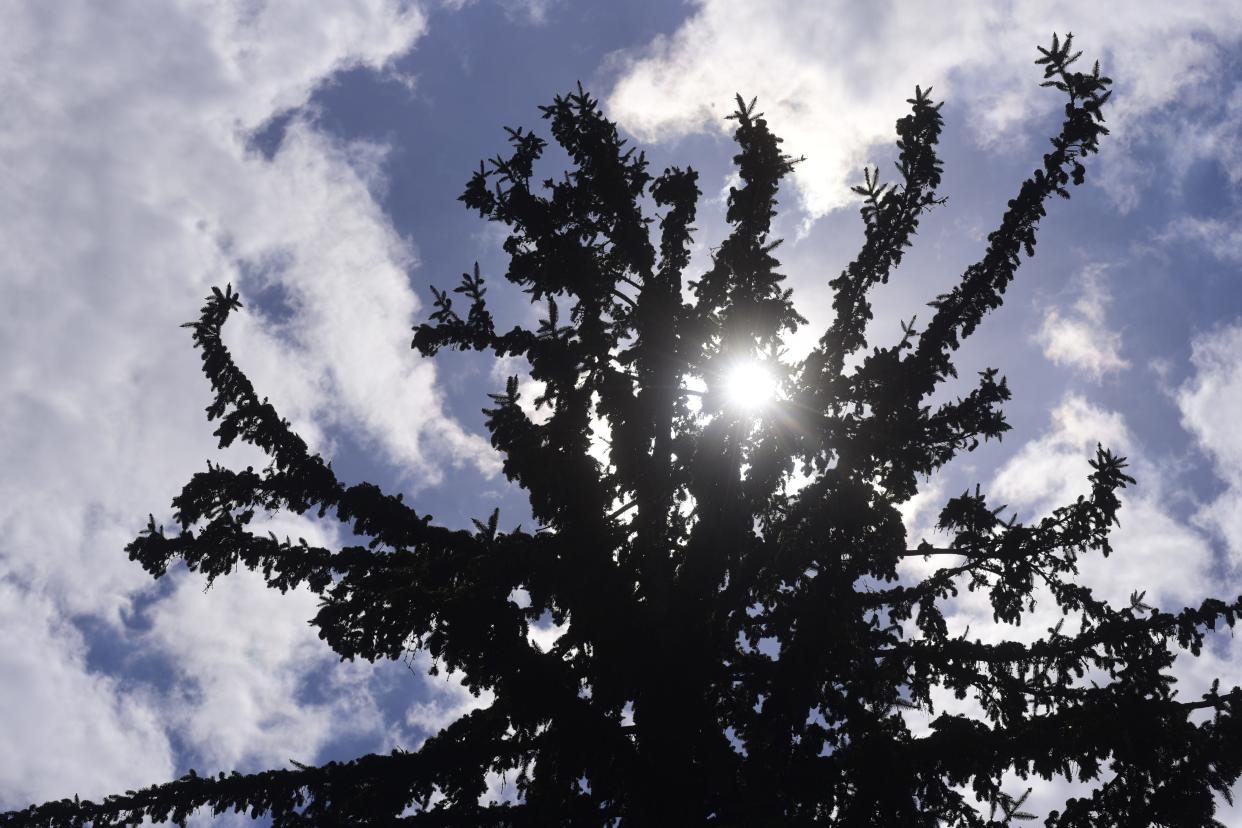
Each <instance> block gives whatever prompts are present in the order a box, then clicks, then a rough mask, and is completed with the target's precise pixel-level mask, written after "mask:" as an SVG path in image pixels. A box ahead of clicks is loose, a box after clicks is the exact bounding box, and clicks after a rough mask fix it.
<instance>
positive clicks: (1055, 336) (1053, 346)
mask: <svg viewBox="0 0 1242 828" xmlns="http://www.w3.org/2000/svg"><path fill="white" fill-rule="evenodd" d="M1104 270H1105V268H1104V267H1103V266H1101V265H1095V266H1092V267H1088V268H1087V269H1085V270H1084V271H1083V273H1082V277H1081V279H1080V281H1079V282H1078V288H1079V294H1078V298H1077V299H1076V300H1075V301H1074V303H1073V305H1071V306H1070V308H1069V309H1068V310H1061V309H1059V308H1055V307H1052V308H1048V309H1047V310H1045V311H1044V321H1043V324H1042V325H1041V326H1040V329H1039V333H1038V334H1037V335H1036V339H1037V340H1038V342H1039V344H1040V346H1041V347H1042V348H1043V350H1044V356H1046V357H1047V358H1048V359H1050V360H1052V361H1053V362H1054V363H1056V364H1057V365H1066V366H1069V367H1072V368H1077V369H1079V370H1081V371H1083V372H1085V373H1086V374H1087V375H1088V376H1090V377H1091V378H1092V379H1094V380H1096V381H1097V382H1098V381H1099V380H1101V379H1103V378H1104V376H1105V375H1107V374H1109V373H1114V372H1117V371H1120V370H1122V369H1124V368H1126V367H1128V366H1129V363H1128V362H1127V361H1126V360H1124V359H1122V357H1121V335H1120V334H1119V333H1117V332H1116V331H1113V330H1110V329H1109V328H1108V326H1107V323H1106V321H1105V318H1104V313H1105V311H1106V310H1107V309H1108V306H1109V304H1110V303H1111V302H1112V296H1111V295H1110V294H1109V292H1108V291H1107V289H1105V287H1104V285H1103V284H1102V281H1103V274H1104Z"/></svg>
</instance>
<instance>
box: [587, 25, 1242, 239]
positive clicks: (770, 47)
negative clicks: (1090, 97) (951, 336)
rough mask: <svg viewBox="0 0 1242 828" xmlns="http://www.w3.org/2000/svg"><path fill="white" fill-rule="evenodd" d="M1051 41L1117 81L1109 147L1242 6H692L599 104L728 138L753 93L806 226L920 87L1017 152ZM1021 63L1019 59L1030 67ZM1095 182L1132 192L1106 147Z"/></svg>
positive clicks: (658, 125) (833, 200) (1045, 104)
mask: <svg viewBox="0 0 1242 828" xmlns="http://www.w3.org/2000/svg"><path fill="white" fill-rule="evenodd" d="M1053 31H1058V32H1061V33H1062V34H1064V33H1065V32H1067V31H1072V32H1073V33H1074V34H1075V36H1076V37H1077V42H1078V43H1079V44H1080V45H1081V46H1082V47H1083V48H1084V49H1085V50H1086V53H1085V54H1086V55H1087V56H1098V57H1100V58H1101V62H1102V64H1103V65H1104V67H1105V69H1106V71H1107V73H1108V74H1109V75H1111V76H1112V77H1114V78H1115V79H1116V80H1117V89H1118V94H1117V95H1115V96H1114V98H1113V101H1112V102H1111V103H1112V106H1111V117H1110V124H1111V125H1112V126H1113V127H1114V132H1115V135H1114V136H1113V138H1112V139H1110V144H1111V145H1117V144H1121V143H1123V142H1125V141H1126V140H1127V139H1128V138H1129V137H1132V136H1134V135H1137V134H1138V133H1139V132H1141V131H1142V130H1143V129H1145V128H1146V125H1145V124H1144V123H1143V118H1144V116H1146V115H1147V114H1148V113H1150V112H1151V111H1153V110H1154V109H1157V108H1160V107H1162V106H1165V105H1166V104H1169V103H1171V102H1174V101H1177V100H1180V99H1184V98H1185V97H1187V96H1188V95H1190V94H1191V92H1192V90H1194V89H1196V87H1198V86H1199V85H1201V84H1203V82H1204V80H1205V79H1207V78H1210V77H1214V76H1215V73H1216V71H1217V70H1218V68H1219V66H1220V65H1221V63H1222V55H1223V54H1224V53H1225V52H1226V48H1227V47H1228V46H1229V45H1230V44H1231V43H1233V42H1234V41H1236V40H1237V39H1238V37H1239V36H1242V7H1239V6H1238V5H1237V4H1234V3H1229V2H1223V1H1222V0H1187V2H1184V3H1178V4H1175V5H1170V4H1167V3H1163V2H1158V0H1143V2H1138V3H1131V4H1129V5H1128V6H1127V7H1126V13H1125V14H1118V13H1117V10H1116V9H1115V8H1113V7H1111V6H1110V5H1109V4H1106V3H1095V4H1082V3H1073V2H1069V0H1059V1H1058V2H1051V3H1048V2H1033V1H1032V0H1024V1H1022V2H1015V3H1007V4H993V3H983V2H973V3H950V4H945V3H936V2H930V1H929V2H908V3H901V4H895V5H894V4H874V3H872V4H858V3H844V2H836V3H822V2H811V0H783V2H775V3H763V4H756V3H749V2H746V1H745V0H699V2H697V3H696V9H695V11H694V12H693V13H692V15H691V16H690V18H689V19H688V20H687V21H686V22H685V23H684V24H683V25H682V27H681V28H680V29H678V30H677V31H676V32H675V33H674V34H672V35H671V36H661V37H658V38H656V39H655V40H654V41H652V43H650V44H649V45H648V46H647V47H646V48H645V49H643V50H641V52H639V53H636V54H633V53H632V54H627V55H622V56H620V57H619V59H618V60H619V68H620V70H621V74H620V77H619V79H618V82H617V84H616V86H615V88H614V89H613V91H612V94H611V95H610V96H609V98H608V106H609V110H610V113H611V114H612V116H613V117H615V118H617V119H619V121H620V122H621V124H622V125H623V126H624V127H625V128H626V129H628V130H630V131H631V132H633V133H634V134H636V135H638V136H639V137H641V138H643V139H644V140H659V139H665V138H671V137H675V136H679V135H684V134H686V133H689V132H699V131H716V130H719V131H726V130H728V129H729V124H728V122H726V121H724V120H723V116H724V115H726V114H728V110H729V108H730V107H731V101H732V100H733V95H734V93H736V92H741V93H742V94H743V95H745V96H751V95H757V96H758V97H759V100H760V102H761V109H762V110H764V111H765V112H766V113H767V114H768V116H769V119H770V120H771V121H772V123H773V125H774V129H775V130H776V131H777V133H778V134H779V135H782V136H784V137H785V138H786V140H787V143H786V149H787V151H789V152H791V153H792V154H794V155H806V156H807V161H806V162H805V163H804V164H802V165H800V166H799V167H798V169H797V170H796V171H795V173H794V175H795V179H796V181H797V183H798V187H799V191H800V193H801V196H802V200H803V204H804V207H805V209H806V210H807V212H808V213H809V214H810V215H812V216H820V215H823V214H824V213H826V212H828V211H830V210H833V209H836V208H839V207H842V206H845V205H846V204H847V203H849V198H850V197H849V194H848V185H849V184H851V183H853V182H854V180H855V179H856V178H857V177H858V170H859V168H860V167H861V166H862V165H863V163H864V162H866V161H867V160H869V158H868V155H869V152H870V149H871V147H873V146H874V145H876V144H891V142H892V140H893V138H894V136H893V122H894V121H895V120H896V118H897V117H899V116H900V115H902V114H904V110H903V107H905V104H904V103H903V101H904V100H905V99H906V98H908V97H910V93H911V92H912V91H913V89H914V86H915V84H921V85H922V86H924V87H926V86H928V85H933V86H935V89H936V95H937V96H938V97H939V98H940V99H945V98H951V99H952V100H954V101H955V102H957V103H960V104H963V105H964V106H965V107H966V108H967V110H968V112H969V113H970V119H971V123H972V126H973V128H974V131H975V133H976V136H977V138H978V139H979V141H980V143H981V144H985V145H986V144H996V143H998V142H999V143H1011V142H1012V141H1014V140H1015V139H1016V136H1015V133H1014V128H1015V126H1017V125H1019V124H1023V123H1025V122H1026V121H1027V120H1028V118H1029V117H1030V116H1031V115H1032V114H1033V113H1035V112H1038V111H1051V110H1052V109H1053V108H1054V107H1055V106H1056V105H1057V103H1058V102H1057V100H1056V97H1055V95H1053V94H1051V93H1050V92H1049V91H1048V90H1044V89H1039V87H1038V85H1037V84H1038V82H1039V80H1040V79H1041V77H1040V75H1039V73H1038V70H1037V68H1036V67H1034V66H1032V65H1031V61H1032V60H1033V59H1034V57H1035V56H1036V54H1035V46H1036V45H1046V41H1047V40H1048V39H1049V38H1050V35H1051V33H1052V32H1053ZM1028 58H1029V59H1028ZM1105 152H1106V154H1107V155H1108V156H1109V157H1108V163H1107V164H1106V165H1105V168H1104V169H1102V170H1101V172H1102V173H1103V175H1102V176H1101V178H1100V180H1101V181H1103V182H1105V184H1106V186H1107V187H1108V188H1109V190H1110V193H1111V194H1112V195H1113V196H1114V198H1115V199H1116V200H1117V202H1118V204H1119V206H1121V207H1123V208H1127V207H1133V206H1134V203H1135V200H1136V199H1137V198H1138V193H1139V191H1140V189H1141V183H1135V178H1134V174H1135V173H1136V172H1139V173H1141V172H1142V171H1141V170H1135V169H1133V168H1131V167H1130V166H1123V165H1122V164H1121V158H1122V157H1123V156H1124V153H1123V152H1116V151H1112V150H1110V149H1109V148H1108V147H1106V150H1105Z"/></svg>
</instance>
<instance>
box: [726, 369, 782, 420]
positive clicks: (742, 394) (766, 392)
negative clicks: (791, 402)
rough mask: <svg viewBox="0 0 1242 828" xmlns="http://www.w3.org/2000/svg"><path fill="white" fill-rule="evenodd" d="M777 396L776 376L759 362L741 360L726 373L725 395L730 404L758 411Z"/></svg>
mask: <svg viewBox="0 0 1242 828" xmlns="http://www.w3.org/2000/svg"><path fill="white" fill-rule="evenodd" d="M775 396H776V377H774V376H773V375H772V372H771V371H769V370H768V369H767V368H765V367H764V366H763V365H761V364H760V363H758V362H741V363H738V364H737V365H734V366H733V367H732V368H730V369H729V372H728V373H727V374H726V375H725V397H726V398H727V399H728V401H729V405H731V406H733V407H734V408H740V409H743V410H746V411H757V410H758V409H760V408H763V407H764V406H765V405H767V404H768V403H770V402H771V401H772V399H773V398H774V397H775Z"/></svg>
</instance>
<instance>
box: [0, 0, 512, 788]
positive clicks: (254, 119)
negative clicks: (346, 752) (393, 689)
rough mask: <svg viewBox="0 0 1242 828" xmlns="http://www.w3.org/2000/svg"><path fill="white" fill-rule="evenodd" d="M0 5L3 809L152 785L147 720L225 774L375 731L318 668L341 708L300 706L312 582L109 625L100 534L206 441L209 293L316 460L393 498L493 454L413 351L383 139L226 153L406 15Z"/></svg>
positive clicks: (368, 6) (169, 489) (122, 597)
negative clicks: (457, 416)
mask: <svg viewBox="0 0 1242 828" xmlns="http://www.w3.org/2000/svg"><path fill="white" fill-rule="evenodd" d="M4 17H5V25H4V27H2V29H0V54H3V55H4V58H3V59H2V60H3V63H4V69H3V71H2V72H0V96H3V99H4V101H5V118H4V121H3V123H0V175H2V176H3V178H4V181H5V188H6V198H5V199H3V200H0V250H3V253H2V254H0V280H2V281H3V283H4V285H5V294H6V295H5V299H6V301H5V302H4V303H3V305H2V306H0V352H3V353H4V354H5V357H6V359H5V363H6V369H5V370H4V371H0V453H2V454H3V456H4V458H5V474H4V476H3V478H0V578H3V580H2V581H0V589H2V590H3V592H4V600H0V608H3V611H4V612H6V614H7V613H9V612H11V613H14V620H13V624H12V625H9V624H6V626H5V629H6V630H13V631H14V636H13V637H10V639H9V643H7V644H6V645H4V646H3V647H0V659H4V662H5V669H3V670H0V697H2V698H3V699H4V709H5V710H10V711H12V710H21V711H26V715H23V716H21V717H17V716H8V717H6V722H5V723H4V724H3V728H4V737H5V738H4V741H5V745H6V748H7V750H6V755H7V756H9V757H10V758H9V760H8V761H6V762H4V763H0V802H2V803H4V804H25V801H28V800H29V799H30V798H32V797H33V798H38V797H43V796H60V795H64V794H66V793H72V792H73V791H75V790H77V791H81V792H82V793H84V794H94V795H98V794H100V793H103V792H105V791H107V790H111V789H116V788H121V789H123V788H124V787H127V786H132V785H134V784H138V783H145V782H153V781H158V780H160V779H163V778H167V777H168V775H169V774H170V772H172V770H173V769H174V767H175V764H176V761H177V760H176V759H175V757H173V756H172V754H171V752H170V748H169V741H168V731H169V730H171V731H179V737H181V739H182V740H188V741H189V742H190V743H191V744H190V745H189V749H188V750H189V753H191V754H194V755H199V756H206V757H208V758H210V759H212V760H214V761H218V762H220V763H222V764H225V763H227V762H229V761H232V760H234V759H239V760H245V759H251V758H253V759H256V760H257V759H259V758H273V757H275V758H276V759H277V760H278V761H280V762H283V761H284V760H286V759H287V758H288V756H289V755H290V754H291V753H292V754H297V755H300V756H309V755H311V754H313V752H314V751H315V750H316V749H317V746H318V745H320V744H322V742H323V739H324V731H325V728H326V727H327V721H328V719H329V717H335V718H334V719H333V720H334V721H335V722H336V724H337V725H338V726H341V727H345V728H350V727H358V728H363V729H364V730H365V729H366V728H369V727H371V723H369V721H368V720H367V713H366V705H367V703H368V702H367V700H366V699H365V698H362V697H360V696H358V695H357V694H356V693H354V692H353V691H352V690H351V688H350V687H349V686H348V682H349V678H348V676H349V675H352V674H348V675H347V674H334V676H335V678H332V679H330V682H329V683H330V685H331V684H332V682H335V681H344V682H345V684H344V685H341V686H339V687H337V689H339V690H341V691H342V693H343V694H344V696H345V697H346V701H343V702H341V703H340V704H335V703H334V704H332V705H327V706H325V705H318V704H310V703H302V702H300V701H299V700H298V693H299V692H300V687H299V676H301V675H304V674H305V672H306V671H307V670H311V669H316V668H317V667H318V666H319V665H320V664H321V662H322V660H323V657H324V654H325V653H326V651H325V650H324V649H323V647H322V645H320V644H319V643H318V642H317V641H315V640H314V636H313V634H312V632H311V631H310V630H309V629H307V628H306V627H305V625H304V621H305V619H306V617H307V616H308V615H309V614H310V611H311V610H312V607H311V606H310V605H309V604H308V600H309V599H308V598H307V597H306V596H303V595H294V596H292V597H284V598H283V599H282V596H279V595H269V594H267V593H264V592H262V591H261V590H260V589H259V588H258V586H257V584H255V583H254V579H253V578H249V579H248V578H246V577H241V578H238V579H237V580H236V582H235V583H234V582H230V583H228V584H225V583H224V582H222V583H221V585H220V586H219V587H218V588H217V589H216V590H213V592H212V593H211V594H209V595H207V596H205V597H204V596H201V594H200V593H199V591H198V590H199V585H198V584H197V583H196V582H195V581H194V580H193V579H189V578H187V579H184V580H180V581H174V584H173V589H172V591H171V593H169V594H167V595H164V596H163V597H159V598H156V599H155V603H154V605H153V606H152V607H150V608H149V609H148V612H149V613H150V617H151V618H153V619H154V626H153V627H152V628H151V630H149V631H148V632H146V633H135V632H134V631H133V630H132V628H130V627H128V626H126V625H125V624H123V623H122V622H123V620H125V619H127V618H128V617H129V614H130V612H131V611H132V606H131V603H132V601H133V600H134V598H135V596H137V595H139V594H140V593H141V592H142V591H143V590H144V589H148V588H149V586H148V585H149V579H148V578H147V576H146V575H145V574H144V573H143V572H142V571H141V570H140V568H139V567H137V566H136V565H134V564H132V563H130V562H128V561H126V560H125V556H124V554H123V552H122V547H123V546H124V544H125V543H126V542H127V541H128V540H130V539H132V538H133V536H134V534H135V532H136V531H137V529H138V528H139V526H140V524H141V523H142V521H143V516H144V515H145V514H146V513H147V512H148V511H155V512H156V513H157V518H159V516H160V512H161V511H163V510H166V509H167V504H168V502H169V499H170V497H171V496H172V495H173V494H175V493H176V492H177V491H178V490H179V488H180V486H181V484H183V483H184V482H185V481H186V480H187V479H188V477H189V475H190V474H191V473H193V472H194V471H196V470H199V469H201V468H202V465H203V461H204V459H205V458H207V457H211V456H213V454H214V440H213V439H212V438H211V436H210V431H211V428H212V427H211V426H210V425H209V424H207V423H206V421H205V419H204V417H203V407H204V406H205V405H206V403H207V402H208V399H209V389H208V388H207V387H206V382H205V380H204V379H203V377H202V376H201V373H200V372H199V368H198V358H197V355H196V354H195V353H194V352H193V351H192V349H191V347H190V343H189V339H188V337H187V335H186V332H185V331H183V330H181V329H180V327H179V325H180V323H182V322H185V321H186V320H188V319H190V318H193V316H194V315H195V313H196V312H197V309H198V307H199V305H200V304H201V301H202V297H203V296H204V295H205V294H206V293H207V292H208V288H209V287H210V286H211V285H216V284H218V285H223V284H224V283H225V282H229V281H231V282H233V283H234V284H235V285H238V286H239V288H240V290H241V291H242V294H243V298H244V299H246V300H247V303H248V305H249V308H248V311H247V312H245V313H243V314H241V315H239V316H238V317H236V318H235V320H234V322H231V323H230V325H229V327H228V328H227V329H226V334H225V335H226V338H227V339H228V341H229V343H230V345H231V346H232V347H233V348H234V351H235V355H236V356H237V358H238V361H239V362H240V363H241V364H242V366H243V367H244V368H245V369H246V370H247V371H248V372H249V373H250V374H251V376H252V379H253V380H254V381H255V384H256V386H258V388H259V390H260V393H261V394H266V395H269V396H270V397H271V398H272V400H273V402H274V403H275V404H276V405H277V406H278V407H279V408H280V409H281V410H282V413H284V414H285V415H286V416H288V417H289V418H290V419H292V420H293V422H294V423H295V425H296V426H297V427H298V428H299V429H301V430H303V431H304V433H305V434H306V435H307V436H308V438H309V439H310V440H311V442H312V443H313V444H315V445H316V446H318V447H320V448H324V449H325V450H329V451H330V449H331V441H330V438H331V436H332V434H333V433H334V429H335V428H337V427H343V426H345V424H347V423H348V424H355V423H356V424H357V432H356V433H355V435H354V436H355V437H356V438H357V439H359V440H361V441H362V442H364V443H367V444H369V446H370V447H372V448H375V449H377V450H378V451H379V453H380V454H381V455H382V456H383V457H384V458H385V459H387V460H388V461H389V462H391V463H393V464H397V465H399V466H400V467H402V468H403V469H406V470H407V472H408V475H409V477H408V482H409V483H411V484H412V485H424V484H427V483H433V482H435V481H436V480H437V479H438V478H439V475H440V473H441V468H442V466H443V465H444V464H446V463H473V464H475V465H477V466H479V467H480V468H482V469H484V470H492V469H494V468H495V467H496V459H495V457H494V456H493V454H492V452H491V449H490V448H489V447H488V446H487V445H486V443H485V441H483V440H481V439H480V438H478V437H477V436H475V435H471V434H468V433H467V432H465V431H464V430H463V429H462V428H461V427H460V426H459V425H458V424H457V423H456V422H454V421H453V420H452V419H451V418H450V417H449V416H448V415H447V414H446V412H445V411H444V408H443V405H442V401H441V400H442V398H441V395H440V392H439V387H438V384H437V381H436V374H435V371H434V369H433V368H432V366H431V365H430V364H429V363H423V362H420V361H419V359H418V358H417V357H416V356H415V355H414V353H413V352H412V351H411V350H410V349H409V327H410V325H411V324H412V323H413V322H414V321H415V316H416V313H417V312H418V310H419V307H418V301H417V298H416V297H415V295H414V293H413V291H412V289H411V287H410V284H409V279H408V275H407V274H408V270H409V269H410V268H411V267H413V266H414V265H415V264H416V256H415V253H414V250H413V248H412V246H411V244H410V243H409V242H408V241H407V240H405V239H403V238H401V237H400V236H399V235H398V234H397V233H396V232H395V231H394V230H393V228H392V227H391V225H390V223H389V221H388V219H387V217H386V216H385V215H384V213H383V211H382V209H381V208H380V206H379V204H378V203H377V201H376V197H375V194H376V193H377V192H379V191H380V190H381V189H382V184H383V177H384V176H383V164H384V159H385V156H384V150H383V148H382V147H376V146H375V145H371V144H364V143H349V144H347V143H342V142H340V141H337V140H335V139H333V138H331V137H329V136H327V135H325V134H323V133H322V132H319V131H318V130H317V129H316V128H315V126H314V124H313V123H312V122H310V121H309V120H307V119H306V118H303V117H300V116H296V115H295V116H294V117H293V118H292V120H291V122H290V123H289V125H288V128H287V130H286V135H285V138H284V140H283V142H282V143H281V146H280V147H279V150H278V151H277V152H276V153H275V154H274V156H273V157H271V158H270V159H269V158H265V157H264V156H263V155H261V154H260V153H258V152H256V151H254V150H253V149H251V148H250V146H249V136H250V135H251V134H252V133H253V132H254V131H255V130H256V129H258V128H260V127H262V126H263V125H264V124H266V123H267V122H268V121H269V120H270V119H272V118H274V117H276V116H278V115H282V114H287V113H289V112H291V111H295V110H298V108H300V107H303V106H304V105H306V104H307V102H308V101H309V100H310V96H311V95H312V93H313V92H314V90H315V89H316V88H317V87H318V86H319V85H320V84H322V83H324V82H325V81H326V80H327V79H328V78H330V77H332V76H333V75H334V74H335V73H337V72H339V71H341V70H343V69H348V68H355V67H370V68H373V69H376V70H384V69H386V67H388V66H389V64H390V63H391V61H393V60H394V59H395V58H396V57H398V56H400V55H402V54H404V53H405V52H406V51H408V50H409V48H410V47H411V46H412V44H413V43H414V42H415V41H416V40H417V39H418V38H419V37H421V36H422V35H423V34H424V32H425V29H426V24H425V19H424V16H423V14H422V13H421V12H420V11H419V9H418V7H417V6H415V5H412V4H410V3H405V2H400V1H399V0H333V2H324V3H319V4H317V5H316V6H315V9H314V13H308V12H307V9H306V7H305V6H304V5H302V4H298V3H294V2H280V1H277V0H273V1H272V2H266V3H261V4H256V3H250V2H242V0H238V1H237V2H216V3H206V2H196V1H195V0H186V2H182V3H157V4H153V3H140V2H122V3H113V4H108V5H107V6H106V7H105V6H101V5H99V4H95V3H89V2H64V3H56V4H20V5H13V4H9V5H7V6H6V13H5V15H4ZM256 296H263V297H265V300H266V301H264V302H258V303H256V302H254V301H252V300H253V299H254V298H255V297H256ZM234 456H235V457H241V458H242V459H243V461H246V460H252V459H255V458H254V456H253V453H250V454H247V453H246V452H245V451H242V452H240V453H238V454H235V455H234ZM243 464H244V463H243ZM276 602H281V603H279V604H277V603H276ZM278 606H279V607H281V609H277V607H278ZM75 616H77V617H95V618H99V619H102V620H103V621H104V622H105V628H104V629H105V630H106V632H105V633H101V634H103V635H110V636H115V637H117V638H118V639H121V640H129V642H130V643H134V638H133V637H134V636H135V635H145V636H146V638H145V639H143V640H140V641H138V643H139V644H142V645H144V646H148V647H150V648H151V649H152V650H153V651H156V652H159V651H163V652H164V653H165V654H166V655H167V656H168V658H169V659H170V660H171V665H172V666H171V670H172V674H173V676H174V679H173V681H172V686H171V690H170V692H172V693H174V694H176V693H181V694H182V696H181V698H183V699H190V698H199V696H195V695H194V694H201V702H195V704H193V705H191V706H189V707H184V708H175V709H174V707H173V706H170V704H169V703H168V700H167V699H163V700H161V699H160V698H158V690H157V689H149V691H146V690H141V688H137V687H135V686H132V685H129V684H124V683H119V682H117V681H114V680H111V679H108V678H106V677H104V676H101V675H99V674H97V673H93V672H92V668H91V666H90V665H89V664H88V663H87V660H86V658H85V655H84V651H85V649H84V648H85V644H84V642H83V638H82V635H81V634H80V633H79V632H78V631H77V630H76V629H75V628H74V627H73V626H72V625H70V624H68V623H63V622H58V621H56V620H55V619H58V618H67V617H75ZM18 636H20V638H18ZM282 653H283V655H282ZM35 654H37V657H35ZM268 670H270V672H268ZM342 676H344V678H342ZM333 686H335V685H333ZM213 699H215V700H214V701H213ZM342 705H343V706H342ZM281 710H284V711H287V712H286V713H278V712H277V711H281ZM62 753H63V754H64V756H61V755H60V754H62ZM58 757H59V758H58Z"/></svg>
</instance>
